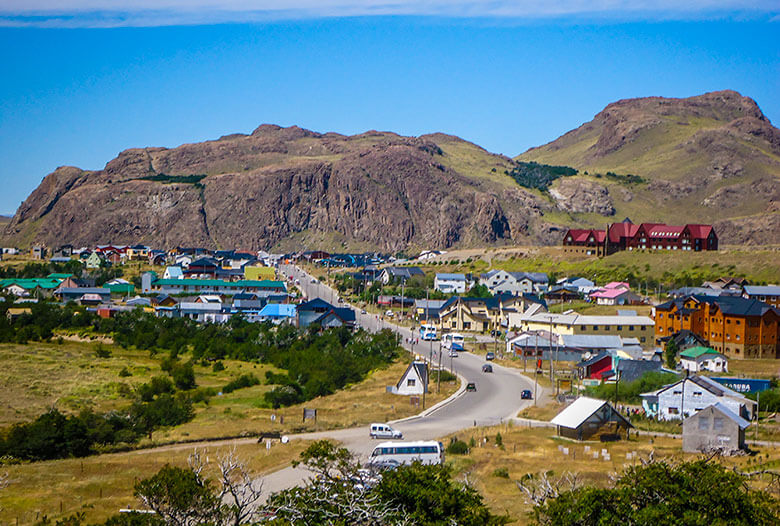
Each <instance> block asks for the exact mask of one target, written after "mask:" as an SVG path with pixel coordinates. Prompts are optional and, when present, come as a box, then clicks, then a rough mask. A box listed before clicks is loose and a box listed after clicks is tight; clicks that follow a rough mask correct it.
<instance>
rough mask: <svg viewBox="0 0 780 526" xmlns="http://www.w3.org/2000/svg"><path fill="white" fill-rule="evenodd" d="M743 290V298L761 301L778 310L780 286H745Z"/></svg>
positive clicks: (779, 305) (779, 306) (779, 307)
mask: <svg viewBox="0 0 780 526" xmlns="http://www.w3.org/2000/svg"><path fill="white" fill-rule="evenodd" d="M743 290H744V291H743V293H742V297H743V298H746V299H749V300H758V301H763V302H764V303H766V304H768V305H771V306H773V307H774V308H776V309H780V286H777V285H765V286H761V285H745V287H744V289H743Z"/></svg>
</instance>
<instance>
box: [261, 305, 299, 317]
mask: <svg viewBox="0 0 780 526" xmlns="http://www.w3.org/2000/svg"><path fill="white" fill-rule="evenodd" d="M257 315H258V316H269V317H274V318H294V317H295V305H292V304H288V303H269V304H267V305H266V306H265V307H263V308H262V309H260V312H258V313H257Z"/></svg>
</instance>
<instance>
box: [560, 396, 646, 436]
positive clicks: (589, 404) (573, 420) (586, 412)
mask: <svg viewBox="0 0 780 526" xmlns="http://www.w3.org/2000/svg"><path fill="white" fill-rule="evenodd" d="M605 405H607V406H609V407H610V408H612V406H611V405H610V404H609V402H605V401H604V400H596V399H595V398H588V397H587V396H581V397H579V398H577V399H576V400H575V401H574V402H572V403H571V405H569V407H567V408H566V409H564V410H563V411H561V412H560V413H558V414H557V415H556V416H555V418H553V419H552V420H551V421H550V423H552V424H555V425H556V426H562V427H568V428H571V429H576V428H578V427H580V426H581V425H582V423H583V422H585V420H587V419H588V418H590V417H591V416H592V415H593V413H595V412H597V411H598V410H599V409H601V408H602V407H604V406H605ZM612 412H613V413H614V414H615V415H616V416H618V417H620V418H621V419H622V420H623V421H624V422H625V423H626V424H627V425H629V426H631V427H634V426H632V425H631V423H630V422H628V421H627V420H626V419H625V418H623V416H622V415H621V414H620V413H619V412H618V411H617V410H615V409H614V408H612Z"/></svg>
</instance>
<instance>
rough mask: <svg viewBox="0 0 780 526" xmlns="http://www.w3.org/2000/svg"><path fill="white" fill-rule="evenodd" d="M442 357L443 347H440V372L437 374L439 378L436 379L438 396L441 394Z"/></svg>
mask: <svg viewBox="0 0 780 526" xmlns="http://www.w3.org/2000/svg"><path fill="white" fill-rule="evenodd" d="M441 355H442V352H441V347H439V371H438V373H437V378H436V394H439V392H441Z"/></svg>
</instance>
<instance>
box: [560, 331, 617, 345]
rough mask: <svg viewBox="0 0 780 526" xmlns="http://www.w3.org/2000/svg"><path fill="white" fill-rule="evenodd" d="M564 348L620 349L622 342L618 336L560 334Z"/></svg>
mask: <svg viewBox="0 0 780 526" xmlns="http://www.w3.org/2000/svg"><path fill="white" fill-rule="evenodd" d="M561 340H563V346H564V347H578V348H585V349H622V348H623V340H622V339H621V338H620V336H610V335H607V334H562V335H561Z"/></svg>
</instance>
